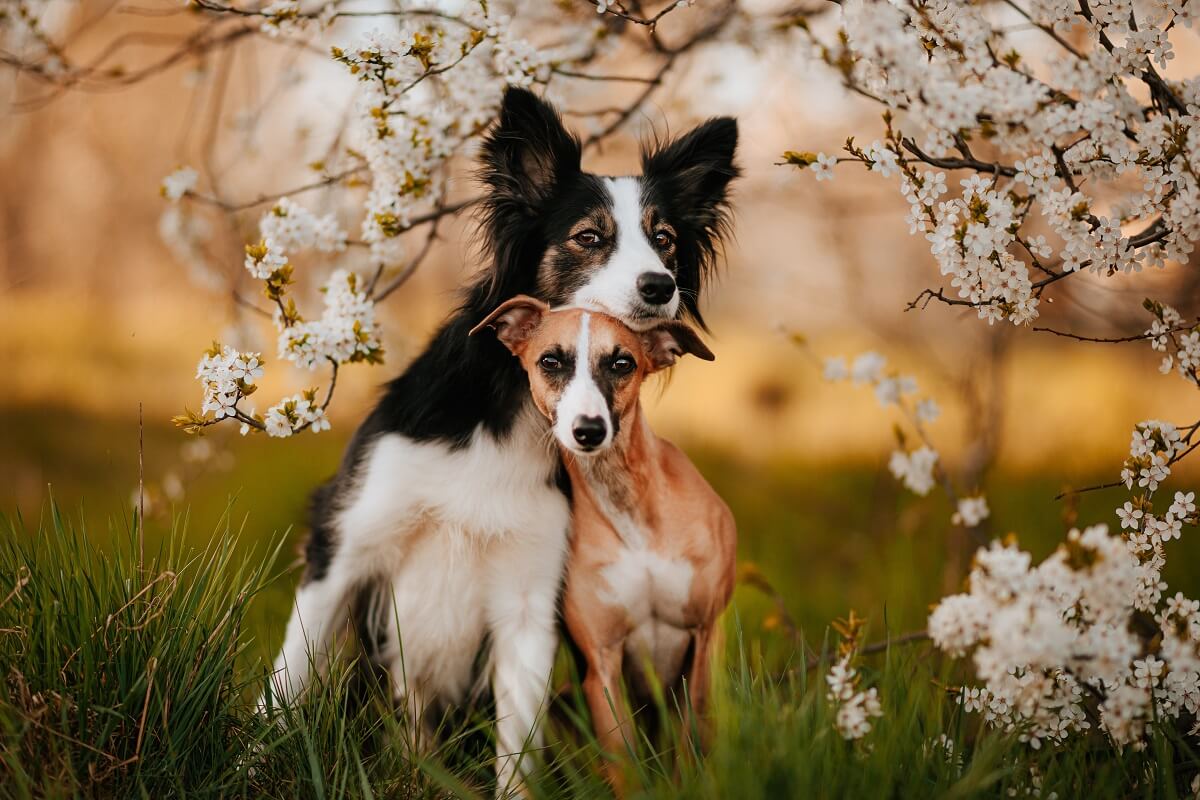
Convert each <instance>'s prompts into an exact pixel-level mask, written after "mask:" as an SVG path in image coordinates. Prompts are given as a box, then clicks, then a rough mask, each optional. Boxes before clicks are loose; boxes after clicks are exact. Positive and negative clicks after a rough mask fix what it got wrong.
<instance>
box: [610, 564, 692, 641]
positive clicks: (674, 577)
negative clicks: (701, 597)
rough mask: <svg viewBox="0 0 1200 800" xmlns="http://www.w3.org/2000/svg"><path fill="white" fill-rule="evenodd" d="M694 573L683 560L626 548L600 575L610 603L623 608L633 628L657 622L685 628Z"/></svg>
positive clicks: (689, 565) (690, 566)
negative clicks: (685, 614)
mask: <svg viewBox="0 0 1200 800" xmlns="http://www.w3.org/2000/svg"><path fill="white" fill-rule="evenodd" d="M693 572H694V570H693V569H692V565H691V563H689V562H688V561H686V560H684V559H681V558H665V557H663V556H662V555H660V554H658V553H656V552H654V551H653V550H650V549H646V548H631V547H626V548H624V549H622V551H621V555H620V557H619V558H618V559H617V560H616V561H614V562H613V563H612V564H609V565H608V566H607V567H605V568H604V569H603V570H601V576H602V577H603V578H604V580H605V582H606V583H608V585H609V587H610V595H609V598H608V599H609V601H610V602H612V603H614V604H617V605H620V606H621V607H622V608H624V609H625V611H626V613H628V615H629V619H630V621H631V622H632V623H633V624H634V625H635V626H636V625H638V624H640V623H642V622H645V621H648V620H651V619H656V620H659V621H662V622H665V623H667V624H670V625H675V626H678V627H686V625H687V623H686V620H685V619H684V611H685V608H686V606H687V603H688V597H689V596H690V595H691V591H692V573H693Z"/></svg>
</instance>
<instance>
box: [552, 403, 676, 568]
mask: <svg viewBox="0 0 1200 800" xmlns="http://www.w3.org/2000/svg"><path fill="white" fill-rule="evenodd" d="M658 446H659V445H658V438H657V437H656V436H655V435H654V432H653V431H651V430H650V426H649V425H648V424H647V423H646V420H645V417H644V415H643V414H642V406H641V403H640V402H639V403H638V404H637V405H636V406H635V407H634V408H633V410H632V412H630V414H629V416H628V417H627V418H626V419H622V420H621V434H620V435H619V436H618V437H617V439H616V440H615V441H614V442H613V443H612V446H611V447H609V448H608V449H607V450H605V451H604V452H602V453H597V454H596V455H594V456H590V457H587V458H580V457H577V456H570V457H568V458H567V469H568V471H569V472H570V473H571V481H572V483H573V484H574V486H575V487H576V489H577V490H582V491H583V492H585V493H586V494H587V496H588V497H589V499H590V500H591V501H592V504H593V505H594V506H595V507H596V509H597V510H598V511H599V512H600V513H601V514H603V515H604V516H605V517H606V518H607V519H608V522H609V524H610V525H611V526H612V528H613V530H615V531H616V532H617V534H618V535H619V536H620V537H621V538H622V539H623V540H624V541H625V542H626V544H629V545H638V544H644V542H645V538H646V532H647V530H648V529H649V528H650V527H651V524H652V522H653V520H654V518H655V516H656V513H655V503H654V492H653V490H652V487H653V486H654V485H655V480H654V470H655V464H656V463H657V461H658Z"/></svg>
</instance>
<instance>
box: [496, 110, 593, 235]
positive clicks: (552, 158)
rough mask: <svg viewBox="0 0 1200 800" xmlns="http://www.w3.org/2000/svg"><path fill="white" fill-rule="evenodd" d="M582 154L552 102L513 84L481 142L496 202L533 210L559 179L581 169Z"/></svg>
mask: <svg viewBox="0 0 1200 800" xmlns="http://www.w3.org/2000/svg"><path fill="white" fill-rule="evenodd" d="M581 153H582V150H581V148H580V144H579V140H578V139H577V138H575V137H574V136H572V135H571V134H570V133H568V132H567V129H566V128H564V127H563V124H562V119H561V118H560V117H559V115H558V112H557V111H555V110H554V108H553V106H551V105H550V104H548V103H546V102H545V101H544V100H542V99H541V98H539V97H538V96H537V95H535V94H534V93H533V92H531V91H529V90H528V89H518V88H515V87H514V88H509V89H508V91H507V92H505V94H504V100H503V101H502V103H501V105H500V119H499V121H498V122H497V123H496V126H495V127H494V128H493V129H492V131H491V132H490V133H489V134H488V135H487V136H486V137H485V138H484V140H483V149H482V160H483V169H482V171H481V177H482V178H483V181H484V183H486V184H487V185H488V188H489V189H490V192H491V195H492V202H493V203H495V202H497V201H505V200H507V201H516V202H518V203H519V204H520V205H521V206H522V207H523V208H524V209H525V210H526V211H527V212H534V211H536V210H537V209H538V208H539V206H540V205H541V204H543V203H545V202H546V200H548V199H549V197H550V195H551V193H552V192H553V189H554V186H555V184H556V183H557V182H559V181H562V180H563V179H565V178H568V177H570V176H571V175H574V174H576V173H578V172H579V169H580V167H579V162H580V157H581Z"/></svg>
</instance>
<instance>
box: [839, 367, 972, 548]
mask: <svg viewBox="0 0 1200 800" xmlns="http://www.w3.org/2000/svg"><path fill="white" fill-rule="evenodd" d="M824 377H825V379H826V380H828V381H832V382H840V381H845V380H850V381H851V382H852V383H854V384H855V385H863V386H871V387H872V388H873V390H874V393H875V398H876V400H878V401H879V405H880V407H882V408H888V407H893V406H894V407H895V408H896V409H898V410H899V411H900V413H901V415H902V416H903V417H904V418H905V420H907V422H908V423H909V425H910V426H911V428H912V430H913V431H914V432H915V433H916V435H917V438H918V439H919V440H920V442H921V444H920V446H919V447H917V448H914V449H912V450H909V449H907V448H906V443H905V437H904V433H903V431H902V429H901V428H899V427H896V429H895V432H896V438H897V441H898V444H899V449H897V450H894V451H893V452H892V455H891V458H890V459H889V460H888V470H889V471H890V472H891V473H892V475H893V476H894V477H895V478H896V479H897V480H899V481H900V482H901V483H903V484H904V486H905V488H907V489H909V490H910V491H911V492H913V493H914V494H916V495H919V496H921V497H924V496H925V495H927V494H929V492H930V490H931V489H933V487H934V486H935V485H939V484H940V485H941V487H942V489H943V491H945V493H946V496H947V497H948V498H949V500H950V502H951V504H952V505H954V506H955V512H954V515H953V518H952V522H953V523H954V524H955V525H960V526H962V527H963V528H965V529H967V530H968V531H971V532H972V535H975V532H976V531H977V529H978V528H979V526H980V525H981V524H982V523H983V521H984V520H985V519H987V518H988V517H989V516H990V514H991V512H990V510H989V509H988V504H987V500H986V498H984V497H983V495H982V494H975V495H972V496H965V497H964V496H962V494H961V493H960V492H958V491H957V490H956V489H955V487H954V482H953V481H952V480H951V478H950V474H949V472H948V471H947V470H946V469H945V467H944V466H943V465H942V463H941V458H940V456H939V454H938V451H937V449H936V448H935V447H934V445H933V442H932V439H931V438H930V436H929V433H928V431H927V430H926V425H928V424H929V423H932V422H934V421H935V420H937V418H938V417H939V416H940V415H941V409H940V407H939V406H938V404H937V401H935V400H934V399H933V398H930V397H925V398H922V399H921V400H916V401H914V400H912V399H911V396H912V395H915V394H916V393H917V380H916V378H914V377H912V376H911V375H901V374H900V373H899V372H897V371H895V370H890V371H889V370H888V369H887V359H886V358H884V357H883V356H882V355H880V354H879V353H876V352H866V353H862V354H861V355H859V356H858V357H857V358H855V359H854V361H853V362H852V363H850V364H849V365H847V362H846V359H845V358H843V357H840V356H838V357H834V358H828V359H826V360H825V364H824Z"/></svg>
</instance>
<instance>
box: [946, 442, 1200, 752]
mask: <svg viewBox="0 0 1200 800" xmlns="http://www.w3.org/2000/svg"><path fill="white" fill-rule="evenodd" d="M1180 447H1181V437H1180V435H1179V432H1178V431H1177V430H1176V429H1175V428H1174V426H1171V425H1168V424H1166V423H1162V422H1158V421H1155V420H1150V421H1147V422H1143V423H1139V424H1138V426H1137V427H1136V428H1135V430H1134V432H1133V437H1132V440H1131V443H1130V457H1129V460H1127V461H1126V464H1125V466H1124V468H1123V469H1122V483H1124V485H1126V487H1127V488H1129V489H1130V491H1131V492H1132V496H1131V499H1130V500H1129V501H1126V502H1125V503H1124V504H1123V505H1122V506H1121V507H1119V508H1118V509H1117V510H1116V514H1117V517H1118V519H1119V520H1120V523H1121V528H1120V533H1119V534H1118V535H1112V534H1110V532H1109V530H1108V526H1106V525H1094V526H1092V527H1090V528H1086V529H1084V530H1083V531H1080V530H1078V529H1073V530H1071V531H1070V533H1069V534H1068V536H1067V540H1066V542H1065V543H1064V544H1063V545H1061V546H1060V547H1059V549H1058V551H1057V552H1056V553H1054V554H1053V555H1052V556H1051V557H1050V558H1048V559H1046V560H1045V561H1043V562H1042V563H1041V564H1040V565H1038V566H1036V567H1033V566H1032V561H1031V559H1030V557H1029V554H1028V553H1024V552H1022V551H1020V550H1019V549H1018V548H1017V546H1016V542H1015V540H1010V541H1008V542H1006V543H1003V544H1002V543H999V542H994V543H993V544H992V545H991V546H990V547H988V548H985V549H981V550H979V552H978V553H977V554H976V556H975V564H974V567H973V569H972V571H971V575H970V577H969V580H968V586H969V590H968V591H967V592H966V593H964V594H958V595H953V596H950V597H947V598H945V599H943V600H942V601H941V602H940V603H939V604H938V606H937V607H936V608H935V609H934V611H933V613H932V614H931V615H930V617H929V633H930V636H931V637H932V638H933V641H934V643H935V644H936V645H937V646H938V647H939V648H940V649H942V650H944V651H946V652H947V653H949V654H950V655H963V654H965V653H967V652H969V651H973V655H974V658H973V660H974V663H975V668H976V672H977V674H978V677H979V679H980V681H982V683H983V685H982V686H973V687H964V688H963V689H962V690H961V697H962V701H963V704H964V707H965V708H966V709H967V710H968V711H980V712H982V713H983V714H984V720H985V721H986V722H987V723H988V724H990V725H992V726H994V727H998V728H1002V729H1004V730H1010V731H1019V732H1020V736H1021V738H1022V740H1023V741H1027V742H1028V743H1029V744H1030V745H1031V746H1032V747H1034V748H1037V747H1040V746H1041V744H1042V742H1044V741H1050V742H1054V743H1060V742H1062V741H1063V740H1064V739H1065V738H1066V737H1067V736H1069V735H1070V734H1072V733H1076V732H1082V731H1086V730H1089V729H1091V728H1093V727H1098V728H1099V729H1100V730H1101V731H1103V732H1104V733H1106V734H1107V735H1108V736H1109V737H1110V738H1111V740H1112V741H1113V743H1114V744H1116V745H1117V746H1118V747H1124V746H1127V745H1129V746H1133V747H1135V748H1138V749H1140V748H1142V747H1144V746H1145V745H1146V739H1145V735H1146V729H1147V725H1149V724H1150V722H1151V721H1155V720H1156V721H1160V722H1168V723H1169V722H1171V721H1177V720H1179V719H1180V718H1181V717H1183V716H1188V717H1194V715H1196V713H1197V712H1198V711H1200V602H1197V601H1194V600H1190V599H1187V598H1185V597H1184V596H1183V595H1182V594H1179V593H1176V594H1175V595H1174V596H1171V597H1169V598H1168V597H1167V591H1168V589H1167V584H1166V582H1165V581H1164V579H1163V575H1162V573H1163V569H1164V568H1165V566H1166V549H1165V546H1166V544H1167V543H1168V542H1170V541H1171V540H1172V539H1178V538H1180V536H1181V535H1182V529H1183V526H1185V525H1188V526H1194V525H1196V524H1197V523H1198V522H1200V517H1198V516H1197V512H1196V503H1195V493H1194V492H1175V493H1174V496H1173V499H1172V501H1171V503H1170V504H1169V506H1168V507H1167V508H1166V509H1165V511H1162V512H1157V511H1156V507H1155V502H1154V495H1155V493H1156V491H1157V490H1158V488H1159V486H1160V483H1161V481H1162V480H1165V479H1166V478H1167V477H1168V476H1169V474H1170V469H1169V466H1168V464H1169V461H1170V459H1171V457H1172V456H1173V455H1174V454H1175V453H1177V451H1178V450H1179V449H1180ZM1135 484H1136V485H1137V489H1136V490H1135V489H1134V485H1135Z"/></svg>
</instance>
